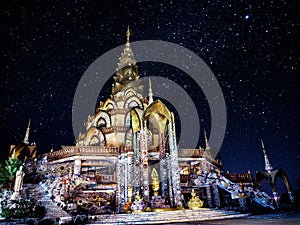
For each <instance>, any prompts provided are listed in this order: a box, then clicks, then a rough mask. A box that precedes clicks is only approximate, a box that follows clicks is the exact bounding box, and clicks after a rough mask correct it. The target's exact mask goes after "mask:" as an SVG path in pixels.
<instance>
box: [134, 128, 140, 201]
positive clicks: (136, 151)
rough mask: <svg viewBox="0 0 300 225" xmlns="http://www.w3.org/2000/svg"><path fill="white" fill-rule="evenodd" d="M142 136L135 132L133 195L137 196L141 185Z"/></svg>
mask: <svg viewBox="0 0 300 225" xmlns="http://www.w3.org/2000/svg"><path fill="white" fill-rule="evenodd" d="M139 141H140V137H139V133H137V132H134V133H133V157H134V158H133V164H134V168H133V170H134V171H133V173H134V175H133V186H134V188H133V197H134V198H135V196H136V194H137V193H139V190H140V187H141V182H140V179H141V168H140V167H141V154H140V145H139Z"/></svg>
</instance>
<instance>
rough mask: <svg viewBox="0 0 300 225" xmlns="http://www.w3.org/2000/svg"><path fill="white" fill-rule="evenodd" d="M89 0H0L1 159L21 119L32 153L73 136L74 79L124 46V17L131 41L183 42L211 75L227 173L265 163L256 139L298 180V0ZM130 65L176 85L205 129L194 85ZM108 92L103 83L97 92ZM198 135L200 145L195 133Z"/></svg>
mask: <svg viewBox="0 0 300 225" xmlns="http://www.w3.org/2000/svg"><path fill="white" fill-rule="evenodd" d="M95 2H98V3H95ZM95 2H92V1H89V2H88V3H87V2H84V1H57V2H55V1H49V2H46V1H1V6H0V7H1V8H0V15H1V18H0V29H1V48H0V51H1V54H0V55H1V56H0V57H1V60H0V63H1V66H0V70H1V82H0V90H1V98H0V124H1V125H0V140H1V142H0V143H1V144H0V146H1V156H0V157H1V158H5V157H7V156H8V152H9V145H10V144H16V143H18V142H20V141H21V140H23V137H24V134H25V130H26V126H27V123H28V119H29V118H31V122H32V125H31V133H30V141H31V142H36V143H37V145H38V146H39V151H40V153H44V152H48V151H49V150H50V149H51V148H54V150H58V149H60V146H61V145H72V144H74V142H75V139H74V137H73V130H72V103H73V97H74V94H75V90H76V87H77V85H78V82H79V80H80V78H81V77H82V75H83V74H84V72H85V70H86V69H87V68H88V67H89V65H90V64H91V63H93V62H94V61H95V60H96V59H97V58H98V57H99V56H101V55H102V54H104V53H105V52H107V51H109V50H110V49H112V48H114V47H117V46H119V45H122V44H125V42H126V36H125V32H126V28H127V25H130V27H131V34H132V35H131V41H140V40H163V41H169V42H173V43H176V44H179V45H182V46H183V47H185V48H188V49H190V50H191V51H193V52H194V53H196V54H197V55H198V56H199V57H201V58H202V59H203V60H204V62H205V63H206V64H207V65H209V67H210V68H211V70H212V71H213V73H214V74H215V76H216V77H217V80H218V82H219V83H220V86H221V88H222V91H223V93H224V96H225V101H226V107H227V116H228V117H227V129H226V136H225V139H224V142H223V145H222V148H221V150H220V153H221V155H222V158H223V165H224V168H225V171H226V170H227V169H228V170H229V171H230V172H232V173H234V172H247V170H248V169H250V170H251V172H253V173H255V171H256V170H263V169H264V161H263V153H262V150H261V146H260V138H262V139H263V140H264V142H265V145H266V148H267V152H268V156H269V159H270V162H271V164H272V165H273V167H274V168H280V167H282V168H284V169H285V171H286V173H287V175H288V177H289V178H290V181H291V183H292V186H293V187H294V188H296V185H295V182H294V181H295V179H297V178H300V169H299V168H300V166H299V162H300V152H299V147H300V132H299V130H300V129H299V125H300V123H299V122H300V117H299V115H300V110H299V109H300V107H299V97H300V92H299V87H300V86H299V81H297V80H300V79H299V78H298V79H297V77H296V76H297V74H298V75H299V56H300V55H299V16H298V15H297V11H296V0H295V1H288V0H281V1H279V0H273V1H237V0H236V1H217V0H216V1H182V2H181V3H179V2H178V1H167V2H168V3H158V2H157V3H154V1H108V0H105V1H95ZM133 51H134V49H133ZM120 54H121V52H120ZM138 65H139V72H140V75H141V77H142V76H145V75H147V74H152V75H154V74H157V75H158V76H163V77H167V78H170V79H173V80H174V81H175V82H177V83H178V84H179V85H181V86H182V87H183V88H184V89H185V90H186V91H187V92H188V93H189V94H190V97H191V98H192V99H193V100H194V102H195V104H196V106H197V108H198V112H199V117H200V120H201V123H202V124H201V125H202V127H205V128H206V129H207V130H208V132H209V130H210V127H209V126H210V116H209V115H210V113H209V107H208V104H207V102H206V101H205V97H204V95H203V93H202V92H201V90H199V87H197V86H196V85H195V84H194V83H193V82H192V81H191V80H190V79H189V78H188V77H187V76H185V74H184V73H183V72H182V71H179V70H177V69H174V68H171V67H168V66H166V65H160V64H159V63H151V62H148V63H140V64H138ZM170 74H172V76H170ZM174 74H175V76H174ZM174 77H175V78H174ZM110 85H111V83H108V84H107V85H106V87H109V86H110ZM99 91H100V90H99ZM109 92H110V90H109V88H106V89H105V90H102V92H101V94H100V99H101V98H102V97H104V96H106V95H107V94H108V93H109ZM154 96H155V93H154ZM102 100H105V99H103V98H102ZM179 101H184V99H179ZM200 112H201V113H200ZM86 116H87V115H86ZM182 132H184V131H182ZM201 132H203V131H201ZM199 143H200V144H201V145H203V140H200V141H199ZM297 164H298V166H297ZM279 186H282V183H279Z"/></svg>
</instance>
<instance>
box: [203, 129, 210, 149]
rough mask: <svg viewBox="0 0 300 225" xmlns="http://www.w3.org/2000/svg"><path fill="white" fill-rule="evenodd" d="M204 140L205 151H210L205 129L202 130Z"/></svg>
mask: <svg viewBox="0 0 300 225" xmlns="http://www.w3.org/2000/svg"><path fill="white" fill-rule="evenodd" d="M204 139H205V150H206V149H210V147H209V144H208V139H207V135H206V130H205V129H204Z"/></svg>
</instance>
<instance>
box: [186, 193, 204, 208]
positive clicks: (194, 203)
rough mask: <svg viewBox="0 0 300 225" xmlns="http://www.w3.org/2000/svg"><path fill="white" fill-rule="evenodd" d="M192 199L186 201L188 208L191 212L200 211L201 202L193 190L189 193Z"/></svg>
mask: <svg viewBox="0 0 300 225" xmlns="http://www.w3.org/2000/svg"><path fill="white" fill-rule="evenodd" d="M191 196H192V198H191V199H190V200H189V201H188V207H189V209H192V210H197V209H200V208H201V207H202V206H203V201H201V200H200V198H199V197H197V196H196V193H195V190H194V188H193V189H192V193H191Z"/></svg>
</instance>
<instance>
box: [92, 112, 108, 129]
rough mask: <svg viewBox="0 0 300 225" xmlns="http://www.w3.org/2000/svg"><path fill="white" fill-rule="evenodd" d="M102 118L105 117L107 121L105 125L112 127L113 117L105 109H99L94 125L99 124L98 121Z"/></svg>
mask: <svg viewBox="0 0 300 225" xmlns="http://www.w3.org/2000/svg"><path fill="white" fill-rule="evenodd" d="M100 119H103V120H104V121H105V124H106V126H105V127H111V119H110V116H109V115H108V113H107V112H105V111H99V112H98V113H97V115H96V116H95V117H94V119H93V122H92V125H93V126H94V127H97V126H98V122H99V121H100Z"/></svg>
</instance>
